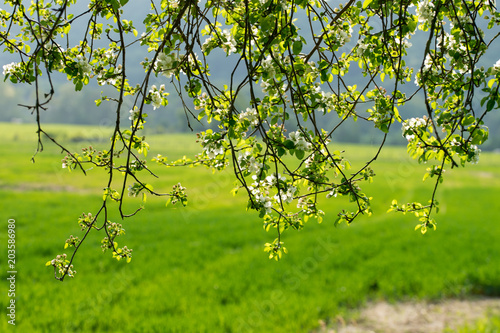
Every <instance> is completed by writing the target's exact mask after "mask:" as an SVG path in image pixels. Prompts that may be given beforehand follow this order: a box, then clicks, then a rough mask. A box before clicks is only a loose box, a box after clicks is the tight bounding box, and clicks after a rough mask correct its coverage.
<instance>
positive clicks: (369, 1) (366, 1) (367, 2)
mask: <svg viewBox="0 0 500 333" xmlns="http://www.w3.org/2000/svg"><path fill="white" fill-rule="evenodd" d="M372 1H373V0H365V1H364V2H363V9H365V8H366V7H368V6H369V5H370V3H371V2H372Z"/></svg>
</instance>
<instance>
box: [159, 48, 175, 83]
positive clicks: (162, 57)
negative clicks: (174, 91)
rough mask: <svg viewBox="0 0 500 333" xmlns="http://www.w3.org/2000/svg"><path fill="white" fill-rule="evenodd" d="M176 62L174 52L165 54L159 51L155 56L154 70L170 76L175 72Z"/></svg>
mask: <svg viewBox="0 0 500 333" xmlns="http://www.w3.org/2000/svg"><path fill="white" fill-rule="evenodd" d="M178 64H179V59H177V55H176V54H175V53H173V54H165V53H163V52H160V53H159V54H158V57H157V58H156V62H155V66H154V69H155V71H156V72H158V73H162V74H163V75H164V76H166V77H168V78H170V77H172V74H175V73H176V71H177V66H178Z"/></svg>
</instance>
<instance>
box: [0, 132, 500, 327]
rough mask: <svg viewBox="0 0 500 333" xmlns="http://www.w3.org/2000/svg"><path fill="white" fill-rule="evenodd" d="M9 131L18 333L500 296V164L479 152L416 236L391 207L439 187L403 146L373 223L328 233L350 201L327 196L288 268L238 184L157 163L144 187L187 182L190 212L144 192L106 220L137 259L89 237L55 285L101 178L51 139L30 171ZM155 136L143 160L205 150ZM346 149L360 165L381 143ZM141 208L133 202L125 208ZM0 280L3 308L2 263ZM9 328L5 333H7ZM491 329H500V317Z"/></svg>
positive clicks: (453, 177) (372, 190) (5, 150)
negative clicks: (119, 257) (433, 222)
mask: <svg viewBox="0 0 500 333" xmlns="http://www.w3.org/2000/svg"><path fill="white" fill-rule="evenodd" d="M45 129H46V130H47V131H48V132H49V133H51V134H53V135H54V136H55V137H57V139H58V140H60V141H61V143H65V144H67V146H68V147H70V148H71V149H70V150H71V151H79V150H80V149H81V147H85V146H88V145H94V146H96V147H99V146H103V145H105V144H106V143H107V142H108V141H107V140H109V139H107V138H108V137H109V134H110V129H109V128H101V127H97V126H94V127H85V126H72V125H47V126H46V127H45ZM0 131H1V133H2V134H3V135H4V141H3V143H2V145H0V155H1V156H2V158H1V159H0V205H1V212H2V223H1V225H2V226H1V227H0V228H1V232H0V246H1V249H2V250H1V251H0V252H1V253H2V257H1V259H0V262H2V263H4V262H5V261H6V248H7V232H6V231H7V220H8V219H10V218H11V219H15V220H16V269H17V272H18V274H17V280H16V314H17V317H16V327H15V329H17V330H19V332H264V331H266V330H272V331H273V332H311V331H314V330H316V329H318V327H319V325H320V321H322V322H323V323H325V324H326V325H334V324H335V323H337V322H339V321H348V320H350V319H352V318H356V315H357V310H358V309H359V308H362V307H363V306H365V305H367V304H368V303H369V302H375V301H381V300H384V301H388V302H398V301H420V300H425V301H437V300H442V299H447V298H469V297H478V296H480V297H484V296H488V297H498V296H500V241H499V239H500V219H499V217H498V216H499V208H500V204H499V202H498V200H499V198H500V169H499V165H500V154H494V153H486V152H485V153H482V155H481V157H480V163H479V164H478V165H469V166H468V167H466V168H460V169H456V170H447V172H446V174H445V181H444V183H443V184H442V186H441V187H440V189H439V194H438V200H439V202H440V204H441V211H440V213H439V214H438V215H436V216H435V218H436V219H437V221H438V227H437V230H436V231H432V230H431V231H428V232H427V233H426V234H425V235H422V234H421V233H420V232H419V231H414V227H415V225H416V224H417V219H416V218H415V217H414V216H411V215H406V216H404V215H401V214H395V213H386V211H387V209H388V208H389V206H390V203H391V201H392V199H398V202H400V203H404V202H409V201H413V200H416V201H422V202H426V201H427V200H428V199H429V198H430V195H431V193H432V189H433V183H432V182H431V181H430V180H427V181H426V182H423V181H422V177H423V174H424V172H425V169H426V167H427V166H426V165H419V164H418V163H416V162H415V161H413V160H411V159H410V158H409V157H407V155H406V150H405V148H404V147H386V149H384V150H383V152H382V154H381V156H380V157H379V159H378V160H377V161H376V163H375V165H374V167H373V168H374V171H375V173H376V174H377V176H376V177H375V179H374V182H373V183H371V184H365V185H364V190H365V193H367V194H368V195H369V196H372V197H374V199H373V211H374V214H373V215H372V216H371V217H364V216H363V217H361V218H359V219H358V220H356V221H355V222H354V223H353V224H351V225H350V226H346V225H341V226H338V227H335V226H334V225H333V222H334V221H335V218H336V213H337V212H338V211H339V210H340V209H342V207H343V206H342V205H343V204H345V203H346V202H344V201H342V200H338V199H330V200H326V199H325V201H324V205H323V208H324V210H325V211H326V213H327V215H326V218H325V219H324V221H323V222H322V223H321V224H318V223H317V222H315V221H309V222H308V223H307V224H306V226H305V228H304V229H303V230H302V231H299V232H297V231H292V230H290V231H287V232H286V233H285V234H284V241H285V246H286V247H287V248H288V251H289V253H288V254H287V255H285V256H284V257H283V259H282V260H281V261H279V262H276V261H274V260H269V259H268V258H267V256H266V254H265V253H264V251H263V244H264V243H265V242H268V241H272V240H273V239H274V238H275V234H274V233H273V231H272V230H271V231H270V232H266V231H264V230H263V228H262V222H261V221H260V220H259V218H258V214H257V213H256V212H251V211H250V212H245V207H246V198H245V195H244V193H240V194H238V195H236V196H232V194H231V193H230V190H231V189H232V188H233V186H234V184H233V181H232V178H231V174H230V173H227V172H222V173H215V174H213V173H212V171H211V170H208V169H206V168H204V167H197V168H169V169H167V168H162V167H160V166H156V165H154V163H151V165H150V168H151V169H152V170H154V171H155V172H156V173H157V174H158V175H159V176H160V178H159V179H153V178H152V177H149V178H148V177H147V178H148V180H147V181H148V182H150V183H151V184H153V186H154V188H155V190H157V191H159V192H168V191H170V189H171V187H172V186H173V185H174V184H176V183H178V182H181V183H182V185H183V186H186V187H187V189H188V195H189V198H188V199H189V204H188V206H187V207H178V206H173V207H172V206H168V207H165V202H166V198H165V197H160V198H156V197H151V196H148V200H147V203H146V208H145V210H144V211H141V212H139V214H137V215H136V216H135V217H133V218H130V219H126V220H125V221H123V222H122V221H119V220H117V216H111V220H113V221H116V222H120V223H122V224H123V226H124V228H125V230H126V234H125V235H124V236H120V237H119V238H118V239H117V240H118V242H119V243H120V245H127V246H128V247H129V248H132V249H133V250H134V252H133V259H132V262H131V263H129V264H126V263H125V262H117V261H116V260H115V259H113V258H112V256H111V253H109V252H106V253H102V251H101V248H100V239H102V236H101V234H98V235H96V234H95V233H94V235H91V236H90V237H89V238H87V240H86V243H85V244H84V246H83V247H82V248H81V249H80V251H79V253H78V254H77V256H76V260H75V262H74V265H75V269H76V271H77V274H76V276H75V278H74V279H70V278H66V279H65V280H64V282H63V283H61V282H59V281H56V280H55V279H54V277H53V269H52V267H46V266H45V263H46V262H47V261H48V260H51V259H52V258H54V257H55V256H56V255H57V254H60V253H63V252H66V253H68V254H69V253H71V252H70V251H68V250H69V249H67V250H64V249H63V245H64V242H65V240H66V239H67V238H68V237H69V236H70V235H74V236H79V237H80V238H81V231H80V227H79V226H78V223H77V219H78V217H79V216H80V215H81V214H82V213H84V212H85V213H88V212H92V213H95V211H96V210H97V209H98V208H99V207H100V204H101V200H102V188H103V187H104V186H105V184H106V175H105V174H104V173H103V172H102V170H89V172H88V173H89V175H88V176H84V175H83V174H82V173H81V172H79V171H78V170H75V171H73V172H68V170H67V169H62V168H61V159H62V158H63V157H64V155H63V154H61V152H60V149H59V148H57V147H56V146H54V145H53V144H51V143H49V142H47V140H45V141H44V151H43V153H40V154H38V155H37V156H36V157H35V163H31V161H30V159H31V157H32V156H33V153H34V151H35V149H36V134H35V131H36V128H35V126H33V125H25V124H7V123H1V124H0ZM147 141H148V142H149V143H150V145H151V147H152V150H151V151H150V153H149V155H148V160H150V159H151V158H152V157H153V156H156V154H158V153H161V154H162V155H164V156H169V158H170V160H174V159H175V158H178V157H181V156H182V155H187V156H188V157H189V156H192V155H194V154H196V153H197V152H198V150H199V148H198V145H197V144H196V142H195V136H194V135H186V134H175V135H163V136H160V135H152V136H148V140H147ZM342 149H345V150H346V155H347V157H348V158H349V159H350V162H351V164H352V165H353V166H357V165H362V164H363V163H365V162H366V161H367V160H368V159H369V158H370V157H371V154H373V152H374V150H375V149H376V148H374V147H370V146H356V145H347V146H344V145H342ZM229 172H230V170H229ZM139 204H140V202H139V201H138V200H136V199H135V198H127V206H126V212H129V213H131V212H133V211H134V210H135V209H136V208H137V207H138V205H139ZM0 276H1V282H0V289H1V291H2V292H1V294H2V296H1V297H0V300H1V307H2V309H4V310H3V312H2V313H5V311H6V310H5V309H6V307H7V302H8V301H9V299H8V298H7V293H6V292H4V291H5V290H7V289H8V285H7V282H6V278H7V277H8V274H7V273H6V269H5V265H2V271H0ZM2 317H3V320H2V321H1V323H0V331H2V332H8V331H13V330H12V327H11V326H10V325H8V323H7V319H6V316H5V314H3V315H2ZM491 322H496V323H497V326H495V327H496V329H497V330H498V329H499V328H498V327H500V319H498V318H496V317H495V320H492V321H491ZM472 325H475V324H474V323H473V324H472ZM476 325H478V327H479V326H480V325H482V326H481V327H483V326H484V327H486V326H485V325H484V322H480V323H479V322H478V323H477V324H476ZM467 327H470V325H469V326H467ZM467 327H466V328H464V332H465V331H466V332H469V328H467ZM488 327H489V326H488ZM470 331H474V329H473V327H472V328H471V330H470ZM478 331H481V330H478ZM484 331H486V330H484ZM491 331H493V330H491ZM488 332H489V331H488Z"/></svg>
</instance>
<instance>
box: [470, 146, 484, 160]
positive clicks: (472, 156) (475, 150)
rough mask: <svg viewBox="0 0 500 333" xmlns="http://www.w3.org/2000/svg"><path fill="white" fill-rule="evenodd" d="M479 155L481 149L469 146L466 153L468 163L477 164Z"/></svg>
mask: <svg viewBox="0 0 500 333" xmlns="http://www.w3.org/2000/svg"><path fill="white" fill-rule="evenodd" d="M479 154H481V149H479V148H478V147H477V146H476V145H471V146H470V149H469V153H468V161H470V162H471V163H472V164H477V163H478V162H479Z"/></svg>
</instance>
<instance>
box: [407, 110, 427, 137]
mask: <svg viewBox="0 0 500 333" xmlns="http://www.w3.org/2000/svg"><path fill="white" fill-rule="evenodd" d="M425 126H427V120H426V118H425V116H424V118H411V119H407V120H405V121H403V123H402V124H401V128H402V129H403V136H404V137H405V138H406V140H408V141H413V140H414V139H415V135H414V134H410V133H415V132H414V131H415V130H417V129H419V128H421V127H425ZM405 133H406V134H405Z"/></svg>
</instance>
